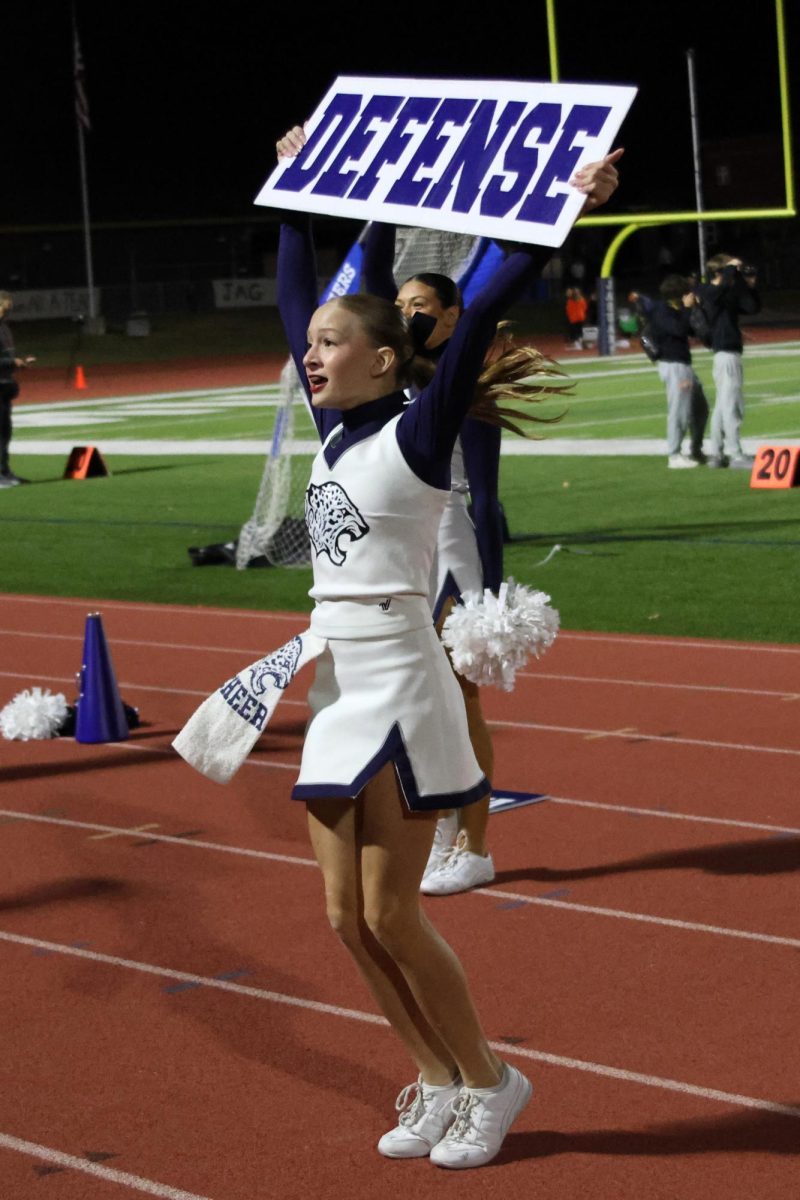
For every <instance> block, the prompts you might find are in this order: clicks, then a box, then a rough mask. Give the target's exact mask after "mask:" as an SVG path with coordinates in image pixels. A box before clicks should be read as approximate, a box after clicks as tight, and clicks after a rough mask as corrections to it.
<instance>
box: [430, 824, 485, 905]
mask: <svg viewBox="0 0 800 1200" xmlns="http://www.w3.org/2000/svg"><path fill="white" fill-rule="evenodd" d="M493 880H494V863H493V862H492V856H491V854H473V853H472V851H471V850H468V849H467V835H466V834H465V833H464V831H463V829H462V831H461V833H460V834H459V835H458V837H457V838H456V844H455V846H453V847H451V849H450V850H448V851H447V852H446V853H445V854H444V855H443V857H442V859H441V861H440V862H439V864H438V866H436V867H434V868H433V870H432V871H430V872H429V873H428V874H426V875H424V876H423V878H422V883H421V884H420V891H422V892H424V893H425V895H426V896H452V895H454V893H456V892H468V891H469V890H470V888H475V887H482V886H483V885H484V884H487V883H491V882H492V881H493Z"/></svg>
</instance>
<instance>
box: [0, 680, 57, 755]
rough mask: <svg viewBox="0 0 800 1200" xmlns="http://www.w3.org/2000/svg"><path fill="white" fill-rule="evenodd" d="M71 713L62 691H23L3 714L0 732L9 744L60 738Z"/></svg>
mask: <svg viewBox="0 0 800 1200" xmlns="http://www.w3.org/2000/svg"><path fill="white" fill-rule="evenodd" d="M68 711H69V709H68V705H67V701H66V699H65V697H64V696H62V694H61V692H56V693H55V694H53V693H52V692H51V691H50V689H49V688H44V689H42V688H39V687H34V688H29V689H28V690H27V691H24V692H19V693H18V694H17V695H16V696H15V697H14V699H13V700H11V701H9V703H8V704H7V705H6V706H5V708H4V709H3V710H2V712H0V733H2V735H3V737H4V738H7V739H8V741H15V740H16V741H21V742H28V741H34V740H39V739H41V738H51V737H56V735H57V734H58V733H59V731H60V729H61V726H62V725H63V723H64V721H65V720H66V718H67V713H68Z"/></svg>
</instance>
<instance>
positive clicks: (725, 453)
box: [699, 254, 761, 471]
mask: <svg viewBox="0 0 800 1200" xmlns="http://www.w3.org/2000/svg"><path fill="white" fill-rule="evenodd" d="M708 277H709V282H708V283H706V284H703V285H702V286H701V287H700V289H699V296H700V303H701V305H702V308H703V312H704V313H705V315H706V318H707V320H708V323H709V325H710V327H711V349H712V350H713V351H714V387H715V388H716V393H717V394H716V399H715V402H714V412H713V414H712V416H711V455H710V457H709V460H708V465H709V467H727V466H730V467H734V468H739V469H740V470H742V469H744V470H748V471H749V470H750V468H751V467H752V465H753V458H752V455H749V454H745V452H744V450H743V449H742V443H741V441H740V440H739V431H740V429H741V426H742V420H743V418H744V372H743V370H742V334H741V330H740V329H739V317H740V316H753V315H754V314H755V313H757V312H760V311H761V299H760V297H759V295H758V292H757V291H756V272H755V270H754V269H753V268H752V267H743V266H742V260H741V259H740V258H732V257H731V256H730V255H729V254H715V255H714V257H713V258H711V259H709V261H708Z"/></svg>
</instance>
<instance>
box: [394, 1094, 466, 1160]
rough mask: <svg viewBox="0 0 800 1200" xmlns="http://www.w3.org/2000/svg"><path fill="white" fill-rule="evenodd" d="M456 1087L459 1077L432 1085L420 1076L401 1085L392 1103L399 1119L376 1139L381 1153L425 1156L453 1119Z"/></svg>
mask: <svg viewBox="0 0 800 1200" xmlns="http://www.w3.org/2000/svg"><path fill="white" fill-rule="evenodd" d="M460 1090H461V1080H460V1079H455V1080H454V1081H453V1083H448V1084H445V1085H444V1086H443V1087H433V1086H432V1085H431V1084H429V1083H423V1080H422V1076H421V1075H420V1076H419V1078H418V1079H417V1082H416V1083H410V1084H409V1085H408V1087H405V1088H403V1090H402V1092H401V1093H400V1095H399V1096H398V1097H397V1100H396V1102H395V1108H396V1109H397V1111H398V1112H399V1113H400V1120H399V1122H398V1124H397V1126H396V1127H395V1128H394V1129H390V1130H389V1132H388V1133H385V1134H384V1135H383V1137H382V1138H381V1140H380V1141H379V1142H378V1149H379V1150H380V1152H381V1154H385V1155H386V1157H387V1158H427V1156H428V1155H429V1154H430V1152H431V1150H432V1149H433V1147H434V1146H435V1145H436V1144H437V1142H440V1141H441V1139H442V1138H443V1137H444V1134H445V1133H446V1131H447V1128H448V1126H449V1125H451V1124H452V1122H453V1121H454V1120H455V1112H454V1111H453V1106H454V1104H455V1102H456V1101H457V1099H458V1095H459V1092H460Z"/></svg>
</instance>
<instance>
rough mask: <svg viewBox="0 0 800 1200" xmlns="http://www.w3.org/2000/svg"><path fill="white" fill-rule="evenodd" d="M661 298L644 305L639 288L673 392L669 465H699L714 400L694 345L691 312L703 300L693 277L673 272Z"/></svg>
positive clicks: (659, 359)
mask: <svg viewBox="0 0 800 1200" xmlns="http://www.w3.org/2000/svg"><path fill="white" fill-rule="evenodd" d="M658 290H659V292H660V299H659V300H656V301H654V302H649V303H648V304H647V305H646V306H645V305H643V304H642V301H643V299H644V297H642V296H640V295H638V294H637V293H633V296H635V298H636V303H637V305H639V307H640V308H641V309H642V310H644V308H645V307H647V310H648V311H647V322H648V325H649V333H650V337H651V339H652V341H653V343H654V345H655V347H656V350H657V355H658V357H657V359H656V364H657V366H658V374H659V377H660V379H661V382H662V383H663V384H664V387H665V388H666V392H667V466H668V467H671V468H673V469H674V468H681V467H697V466H699V465H700V464H701V463H704V462H705V461H706V457H705V455H704V453H703V434H704V432H705V426H706V421H707V419H708V403H707V401H706V397H705V392H704V391H703V385H702V383H701V382H700V380H699V379H698V378H697V375H696V374H695V372H694V370H693V369H692V353H691V350H690V349H689V337H690V335H691V332H692V328H691V311H692V309H693V308H694V306H695V305H696V303H697V297H696V296H695V293H694V292H693V291H692V287H691V284H690V283H689V280H688V279H686V278H684V276H682V275H667V277H666V279H665V280H664V281H663V282H662V284H661V286H660V287H659V289H658ZM687 430H691V440H692V444H691V452H690V454H689V455H688V456H687V455H684V454H683V453H682V449H681V448H682V445H683V439H684V436H685V434H686V432H687Z"/></svg>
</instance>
